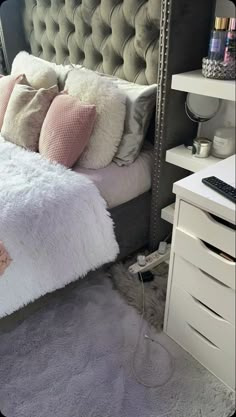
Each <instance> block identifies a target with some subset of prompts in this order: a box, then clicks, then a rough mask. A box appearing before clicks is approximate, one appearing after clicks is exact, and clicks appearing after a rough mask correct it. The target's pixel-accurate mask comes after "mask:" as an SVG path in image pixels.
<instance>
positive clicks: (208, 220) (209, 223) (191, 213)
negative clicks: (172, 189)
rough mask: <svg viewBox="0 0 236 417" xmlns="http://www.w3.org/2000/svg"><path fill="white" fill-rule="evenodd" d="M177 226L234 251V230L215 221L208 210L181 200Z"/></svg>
mask: <svg viewBox="0 0 236 417" xmlns="http://www.w3.org/2000/svg"><path fill="white" fill-rule="evenodd" d="M180 204H181V207H180V212H179V221H178V228H179V229H180V230H183V231H186V232H187V233H189V234H191V235H193V236H196V237H198V238H199V239H201V240H203V241H204V242H207V243H209V244H211V245H212V246H215V247H216V248H218V249H221V250H222V252H225V253H228V254H229V255H231V256H232V257H233V258H235V257H236V253H235V246H236V240H235V230H233V229H232V228H230V227H229V226H225V225H224V224H222V223H220V222H219V221H217V220H216V219H215V218H213V217H212V215H210V214H209V213H208V212H206V211H204V210H201V209H199V208H198V207H195V206H193V205H191V204H188V203H186V202H185V201H181V203H180Z"/></svg>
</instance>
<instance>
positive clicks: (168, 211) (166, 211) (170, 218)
mask: <svg viewBox="0 0 236 417" xmlns="http://www.w3.org/2000/svg"><path fill="white" fill-rule="evenodd" d="M174 214H175V203H173V204H170V205H169V206H167V207H165V208H163V209H162V210H161V218H162V219H163V220H166V221H167V222H168V223H171V224H173V223H174Z"/></svg>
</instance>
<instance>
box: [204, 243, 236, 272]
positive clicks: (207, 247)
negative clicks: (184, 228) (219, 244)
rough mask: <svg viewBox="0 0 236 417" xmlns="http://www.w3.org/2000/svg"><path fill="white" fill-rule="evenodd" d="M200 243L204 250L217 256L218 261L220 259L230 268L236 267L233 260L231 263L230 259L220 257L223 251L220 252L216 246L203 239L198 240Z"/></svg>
mask: <svg viewBox="0 0 236 417" xmlns="http://www.w3.org/2000/svg"><path fill="white" fill-rule="evenodd" d="M198 240H199V242H200V245H201V246H202V247H203V248H204V250H207V251H208V252H209V253H210V254H211V255H213V256H216V257H217V258H218V259H220V260H221V261H223V262H225V263H227V264H228V265H230V266H233V265H235V262H234V260H233V259H232V261H230V260H229V259H227V258H225V257H224V256H222V255H220V253H221V252H222V251H220V250H219V249H217V248H215V247H214V246H212V245H210V244H209V243H206V242H204V241H203V240H201V239H198Z"/></svg>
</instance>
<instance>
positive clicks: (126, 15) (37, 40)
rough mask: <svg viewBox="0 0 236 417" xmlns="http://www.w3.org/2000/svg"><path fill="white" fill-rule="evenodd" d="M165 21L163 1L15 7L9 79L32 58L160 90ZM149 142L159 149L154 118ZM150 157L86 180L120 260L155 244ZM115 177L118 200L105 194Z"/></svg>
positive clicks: (28, 0)
mask: <svg viewBox="0 0 236 417" xmlns="http://www.w3.org/2000/svg"><path fill="white" fill-rule="evenodd" d="M16 10H17V12H16ZM160 13H161V0H158V1H156V0H152V1H151V0H149V1H144V2H143V1H139V0H133V1H131V2H130V1H129V0H127V1H124V2H120V1H117V0H113V1H101V0H100V1H98V0H93V1H88V0H77V1H75V0H74V1H68V0H52V1H49V0H38V1H36V0H20V1H19V0H8V1H7V2H6V3H4V4H3V5H2V7H1V33H2V44H3V51H4V56H5V62H6V66H7V70H8V71H9V72H10V69H11V64H12V61H13V59H14V57H15V55H16V54H17V53H18V52H19V51H20V50H26V51H28V52H30V53H32V54H33V55H35V56H37V57H40V58H42V59H45V60H47V61H52V62H56V63H57V64H68V63H72V64H82V65H84V66H85V67H87V68H89V69H92V70H96V71H99V72H100V73H105V74H109V75H114V76H117V77H119V78H123V79H125V80H128V81H131V82H136V83H139V84H153V83H156V80H157V68H158V45H159V34H160ZM9 21H11V22H12V24H11V25H9V24H8V22H9ZM12 27H14V31H12V30H11V28H12ZM58 33H60V36H58ZM146 142H149V143H153V142H154V115H153V120H152V122H151V125H150V129H149V131H148V134H147V138H146ZM145 152H146V154H145ZM148 152H149V154H148V156H147V151H144V153H141V155H140V157H139V158H138V160H137V161H136V162H135V163H134V164H132V165H133V166H130V167H124V168H118V167H116V166H114V165H115V164H113V167H108V169H107V173H106V169H104V170H103V172H101V171H100V173H99V172H94V173H88V172H87V173H86V172H85V174H86V175H89V176H90V178H92V179H93V180H95V183H97V186H98V188H99V189H100V191H101V193H102V195H103V196H104V198H105V199H107V202H108V206H109V210H110V213H111V216H112V219H113V220H114V224H115V234H116V238H117V241H118V243H119V246H120V255H119V257H120V258H123V257H124V256H127V255H129V254H131V253H133V252H134V251H137V250H138V249H140V248H142V247H144V246H146V245H147V244H148V241H149V226H150V210H151V165H152V158H151V157H150V153H152V151H150V150H149V151H148ZM111 171H112V172H113V175H114V181H113V185H114V186H115V187H114V186H113V187H112V188H113V189H114V188H115V189H116V190H115V194H114V193H113V196H109V189H108V190H107V189H105V188H106V187H107V186H108V188H109V184H107V183H106V178H108V176H110V173H111ZM102 178H105V180H104V181H102ZM125 178H127V179H128V181H127V180H125ZM110 187H111V183H110ZM122 189H123V192H121V191H122Z"/></svg>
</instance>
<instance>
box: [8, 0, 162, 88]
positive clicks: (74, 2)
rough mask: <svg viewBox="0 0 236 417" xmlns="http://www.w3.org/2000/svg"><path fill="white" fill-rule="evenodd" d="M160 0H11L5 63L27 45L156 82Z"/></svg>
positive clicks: (60, 59)
mask: <svg viewBox="0 0 236 417" xmlns="http://www.w3.org/2000/svg"><path fill="white" fill-rule="evenodd" d="M161 3H162V1H161V0H123V1H122V0H7V1H6V2H5V3H4V4H3V6H2V8H1V31H2V35H3V36H2V37H3V48H4V53H5V59H6V64H7V67H8V70H10V67H11V63H12V60H13V59H14V56H15V55H16V54H17V53H18V52H19V51H20V50H22V49H24V50H28V51H29V52H31V53H32V54H33V55H35V56H38V57H41V58H44V59H46V60H48V61H53V62H56V63H58V64H68V63H73V64H83V65H84V66H85V67H87V68H90V69H93V70H98V71H100V72H104V73H107V74H111V75H116V76H118V77H120V78H124V79H126V80H128V81H133V82H137V83H139V84H152V83H156V81H157V71H158V54H159V35H160V17H161Z"/></svg>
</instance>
